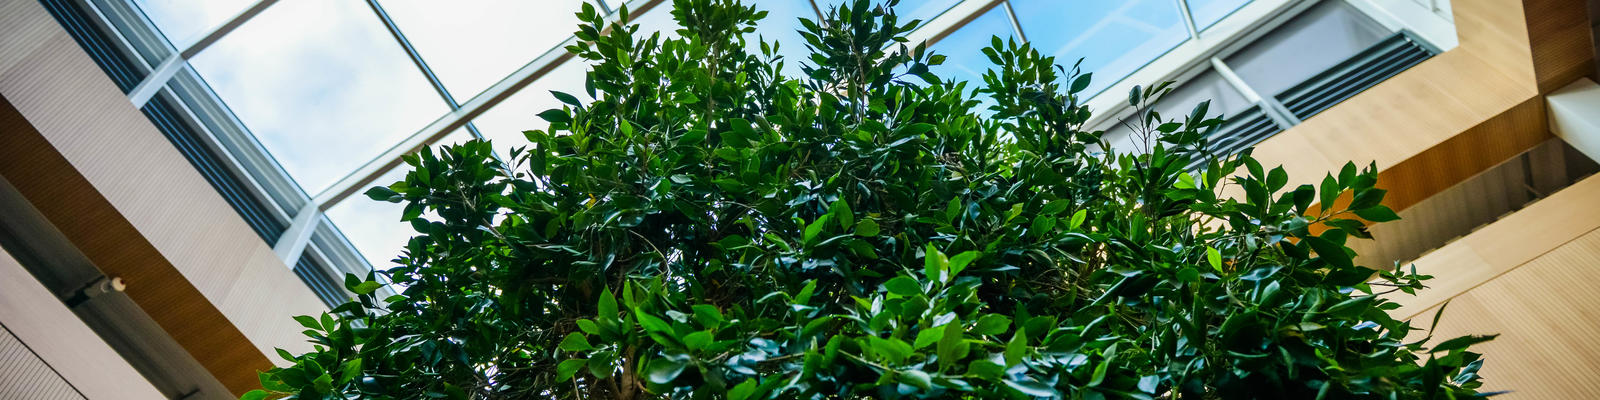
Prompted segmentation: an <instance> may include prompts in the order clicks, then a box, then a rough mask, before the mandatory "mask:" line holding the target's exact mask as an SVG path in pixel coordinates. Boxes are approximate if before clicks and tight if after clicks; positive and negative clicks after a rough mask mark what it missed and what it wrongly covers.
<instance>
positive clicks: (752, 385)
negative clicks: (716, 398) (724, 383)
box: [728, 379, 756, 400]
mask: <svg viewBox="0 0 1600 400" xmlns="http://www.w3.org/2000/svg"><path fill="white" fill-rule="evenodd" d="M755 393H756V380H755V379H745V380H744V382H739V384H738V385H734V386H733V389H729V390H728V400H748V399H750V395H753V394H755Z"/></svg>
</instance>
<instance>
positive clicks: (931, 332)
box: [911, 326, 944, 349]
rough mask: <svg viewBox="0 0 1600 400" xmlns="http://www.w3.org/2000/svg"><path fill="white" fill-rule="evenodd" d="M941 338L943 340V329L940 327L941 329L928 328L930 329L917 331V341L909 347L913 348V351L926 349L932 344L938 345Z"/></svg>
mask: <svg viewBox="0 0 1600 400" xmlns="http://www.w3.org/2000/svg"><path fill="white" fill-rule="evenodd" d="M942 338H944V329H943V327H942V326H941V327H935V328H930V329H923V330H920V331H917V341H916V343H915V344H913V345H912V346H911V347H912V348H914V349H921V348H923V347H928V346H931V345H933V344H934V343H939V339H942Z"/></svg>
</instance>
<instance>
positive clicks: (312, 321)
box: [294, 315, 325, 331]
mask: <svg viewBox="0 0 1600 400" xmlns="http://www.w3.org/2000/svg"><path fill="white" fill-rule="evenodd" d="M294 320H295V321H296V322H299V323H300V326H304V327H306V329H312V330H318V331H321V330H325V329H322V324H320V323H317V319H316V318H311V317H310V316H306V315H296V316H294Z"/></svg>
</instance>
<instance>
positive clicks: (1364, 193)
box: [1349, 189, 1388, 210]
mask: <svg viewBox="0 0 1600 400" xmlns="http://www.w3.org/2000/svg"><path fill="white" fill-rule="evenodd" d="M1385 193H1388V191H1386V190H1383V189H1366V190H1358V191H1357V193H1356V197H1355V200H1351V201H1350V207H1349V208H1350V209H1351V210H1361V209H1368V208H1373V207H1377V206H1378V204H1379V203H1382V202H1383V197H1384V194H1385Z"/></svg>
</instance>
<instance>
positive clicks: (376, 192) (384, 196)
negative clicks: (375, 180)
mask: <svg viewBox="0 0 1600 400" xmlns="http://www.w3.org/2000/svg"><path fill="white" fill-rule="evenodd" d="M365 194H366V195H367V198H370V199H373V200H377V201H389V202H393V201H398V200H397V199H396V198H398V197H400V194H399V193H395V191H394V190H393V189H389V188H388V187H385V186H373V187H372V188H371V189H367V191H366V193H365Z"/></svg>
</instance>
